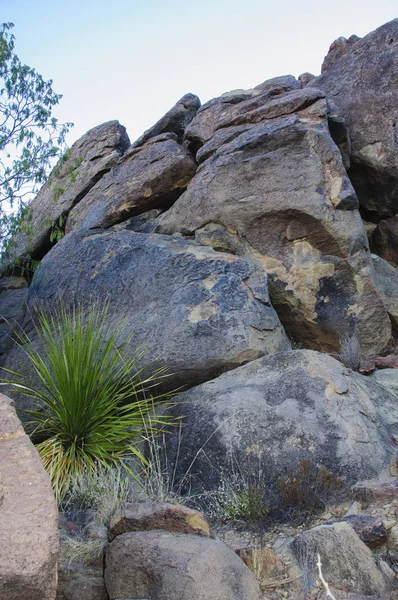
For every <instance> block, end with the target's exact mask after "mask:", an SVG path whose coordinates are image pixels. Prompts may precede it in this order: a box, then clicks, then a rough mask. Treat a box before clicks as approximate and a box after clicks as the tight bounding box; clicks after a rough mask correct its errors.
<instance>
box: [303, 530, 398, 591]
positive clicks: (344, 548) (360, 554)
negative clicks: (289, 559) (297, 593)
mask: <svg viewBox="0 0 398 600" xmlns="http://www.w3.org/2000/svg"><path fill="white" fill-rule="evenodd" d="M292 549H293V552H294V554H295V556H296V558H297V560H298V561H299V564H300V567H301V570H302V582H303V587H304V589H305V591H306V592H307V594H308V592H309V591H310V590H312V589H313V588H315V580H316V579H318V568H317V562H318V555H319V556H320V558H321V565H322V567H321V568H322V575H323V577H324V578H325V580H326V581H327V583H328V584H329V585H330V586H332V589H335V588H337V589H342V590H343V591H346V592H353V593H359V594H366V595H369V596H371V598H373V597H375V596H377V597H378V598H379V597H380V596H382V597H383V598H386V600H387V598H391V600H392V598H394V597H395V596H393V595H392V594H391V595H390V594H389V593H388V587H387V585H386V584H387V582H386V581H385V580H384V578H383V575H382V573H381V571H379V569H378V568H377V566H376V562H375V559H374V557H373V555H372V552H371V551H370V550H369V548H368V547H367V546H366V545H365V544H364V542H362V541H361V540H360V539H359V537H358V536H357V534H356V533H355V531H354V530H353V529H352V527H351V526H350V525H348V524H347V523H335V524H333V525H320V526H318V527H314V528H312V529H309V530H307V531H304V532H303V533H301V534H299V535H298V536H297V537H296V538H295V539H294V540H293V542H292ZM343 597H344V596H343ZM348 598H349V596H348Z"/></svg>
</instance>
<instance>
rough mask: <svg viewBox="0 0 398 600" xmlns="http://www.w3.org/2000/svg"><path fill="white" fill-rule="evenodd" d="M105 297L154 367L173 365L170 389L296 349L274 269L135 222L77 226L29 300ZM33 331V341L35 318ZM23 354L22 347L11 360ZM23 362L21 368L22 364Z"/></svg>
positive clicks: (85, 302)
mask: <svg viewBox="0 0 398 600" xmlns="http://www.w3.org/2000/svg"><path fill="white" fill-rule="evenodd" d="M57 299H62V302H63V303H64V305H66V306H71V305H72V304H73V303H77V304H79V305H80V306H82V307H85V306H92V303H93V299H96V301H98V302H107V303H108V305H109V319H110V321H111V322H112V321H114V322H119V321H120V319H121V318H125V319H126V320H127V324H126V327H125V332H126V336H128V335H129V334H130V333H131V332H132V331H133V332H134V340H133V341H134V344H136V345H137V346H138V347H141V346H143V345H144V346H145V348H146V349H147V353H146V355H145V356H144V357H143V358H142V361H143V363H144V364H145V366H146V367H147V369H148V370H149V371H153V369H154V368H155V367H159V366H162V365H163V366H165V365H166V366H167V367H168V370H169V373H170V374H171V375H170V377H168V378H167V379H165V380H163V381H164V384H165V385H166V384H167V386H169V387H170V388H174V386H177V385H184V386H186V385H189V384H193V383H195V382H202V381H204V380H206V379H209V378H212V377H214V376H217V375H218V374H220V373H221V372H223V371H225V370H228V369H231V368H234V367H235V366H237V365H239V364H242V363H244V362H247V361H249V360H252V359H254V358H258V357H260V356H262V355H263V354H266V353H268V352H277V351H280V350H282V349H287V348H289V347H290V343H289V341H288V340H287V338H286V335H285V333H284V330H283V328H282V326H281V324H280V322H279V319H278V317H277V315H276V313H275V311H274V309H273V308H272V306H271V304H270V302H269V297H268V291H267V277H266V273H264V271H263V270H262V269H261V268H260V267H257V266H256V265H254V264H253V263H251V262H250V261H247V260H243V259H240V258H237V257H235V256H231V255H230V254H221V253H219V252H215V251H214V250H212V249H210V248H206V247H201V246H199V245H198V244H196V243H195V242H192V241H187V240H184V239H182V238H174V237H170V236H161V235H145V234H141V233H134V232H132V231H128V230H116V231H112V230H107V231H103V230H97V231H91V232H79V233H74V232H72V233H70V234H68V235H67V236H65V237H64V238H63V239H62V240H61V241H60V242H59V243H58V244H57V245H56V246H55V247H54V248H53V249H52V250H51V251H50V252H49V253H48V254H47V255H46V257H45V258H44V260H43V262H42V266H41V268H40V269H39V270H38V271H37V273H36V277H35V281H34V282H33V283H32V285H31V286H30V288H29V305H33V304H34V303H35V302H36V301H39V302H42V303H44V304H45V305H49V306H50V305H51V304H52V303H54V302H55V301H56V300H57ZM25 329H26V330H27V332H28V334H29V335H32V337H33V339H35V332H34V331H33V328H32V323H31V321H30V317H29V318H27V320H26V321H25ZM19 360H23V353H22V352H21V351H20V350H19V349H18V348H14V349H13V350H12V351H11V354H10V356H9V360H8V362H7V365H8V366H10V368H11V367H14V366H15V365H16V364H18V361H19ZM14 370H15V369H14Z"/></svg>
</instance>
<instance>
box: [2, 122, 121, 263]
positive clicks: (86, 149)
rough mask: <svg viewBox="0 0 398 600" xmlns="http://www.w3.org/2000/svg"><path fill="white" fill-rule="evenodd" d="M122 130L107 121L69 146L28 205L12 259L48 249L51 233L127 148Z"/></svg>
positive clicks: (35, 254) (40, 253) (38, 256)
mask: <svg viewBox="0 0 398 600" xmlns="http://www.w3.org/2000/svg"><path fill="white" fill-rule="evenodd" d="M129 144H130V140H129V138H128V135H127V133H126V129H125V127H123V126H122V125H120V124H119V122H118V121H109V122H108V123H103V124H102V125H98V127H94V128H93V129H90V130H89V131H88V132H87V133H85V134H84V135H83V136H82V137H81V138H80V139H79V140H77V142H75V143H74V144H73V146H72V147H71V149H70V151H69V152H68V153H67V155H66V157H67V158H66V159H61V160H60V161H59V162H58V164H57V166H56V167H55V169H54V170H53V172H52V174H51V176H50V178H49V180H48V181H47V183H46V184H45V185H44V186H43V187H42V189H41V190H40V192H39V193H38V195H37V196H36V198H35V199H34V200H33V201H32V203H31V204H30V206H29V214H30V218H27V219H26V221H25V222H24V224H23V232H22V233H20V234H19V235H18V236H17V237H16V240H15V243H16V247H15V249H14V250H12V251H11V253H12V258H13V259H14V258H20V257H22V256H24V255H25V254H29V255H30V256H32V257H33V258H36V259H39V260H40V259H41V258H42V257H43V256H44V254H45V253H46V252H47V251H48V249H49V248H50V247H51V240H50V238H51V233H52V232H53V231H54V227H56V226H58V225H59V229H60V230H62V229H63V226H64V223H60V219H61V221H63V222H64V221H65V217H66V215H67V214H68V212H69V211H70V209H71V208H72V207H73V206H75V205H76V204H77V203H78V202H80V200H81V199H82V198H83V197H84V196H85V195H86V194H87V192H88V191H89V190H90V188H92V187H93V185H95V184H96V183H97V181H98V180H99V179H101V177H102V176H103V175H104V173H106V172H107V171H109V170H110V169H111V168H112V167H113V166H114V165H115V164H116V163H117V161H118V159H119V157H120V156H121V155H122V154H123V153H124V151H125V150H126V149H127V148H128V146H129Z"/></svg>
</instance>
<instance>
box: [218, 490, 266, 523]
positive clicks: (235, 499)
mask: <svg viewBox="0 0 398 600" xmlns="http://www.w3.org/2000/svg"><path fill="white" fill-rule="evenodd" d="M224 510H225V512H226V514H227V515H228V516H229V517H231V518H233V519H244V520H247V521H262V520H264V519H265V518H266V517H267V515H268V512H269V507H268V506H267V504H266V502H265V500H264V497H263V494H262V492H261V490H260V488H258V487H257V486H256V485H253V484H249V485H247V487H246V488H245V489H242V490H238V491H236V492H235V493H233V494H231V496H230V498H229V499H228V501H227V502H226V503H225V505H224Z"/></svg>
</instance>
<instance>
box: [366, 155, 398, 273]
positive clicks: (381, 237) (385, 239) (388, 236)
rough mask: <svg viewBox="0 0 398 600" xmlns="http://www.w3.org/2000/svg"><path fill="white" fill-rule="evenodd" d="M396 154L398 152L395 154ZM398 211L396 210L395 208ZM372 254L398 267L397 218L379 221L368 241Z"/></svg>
mask: <svg viewBox="0 0 398 600" xmlns="http://www.w3.org/2000/svg"><path fill="white" fill-rule="evenodd" d="M397 153H398V152H397ZM397 210H398V208H397ZM369 244H370V248H371V250H372V252H374V253H375V254H377V255H378V256H380V257H381V258H384V260H386V261H387V262H389V263H390V264H391V265H393V266H394V267H397V266H398V218H393V219H385V220H384V221H380V223H379V224H378V225H377V227H376V228H375V229H374V231H373V233H372V235H371V236H370V239H369Z"/></svg>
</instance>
